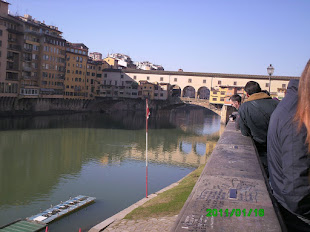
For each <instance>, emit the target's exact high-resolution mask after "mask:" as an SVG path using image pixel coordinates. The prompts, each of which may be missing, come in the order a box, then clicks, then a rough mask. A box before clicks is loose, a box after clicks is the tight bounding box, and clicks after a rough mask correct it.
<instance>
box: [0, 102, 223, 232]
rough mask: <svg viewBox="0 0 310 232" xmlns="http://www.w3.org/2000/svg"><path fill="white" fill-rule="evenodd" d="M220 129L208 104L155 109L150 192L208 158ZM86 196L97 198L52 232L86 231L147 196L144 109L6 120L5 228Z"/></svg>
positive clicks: (0, 207)
mask: <svg viewBox="0 0 310 232" xmlns="http://www.w3.org/2000/svg"><path fill="white" fill-rule="evenodd" d="M220 131H221V125H220V117H219V116H217V115H216V114H214V113H213V112H211V111H209V110H207V109H203V108H199V107H191V106H186V107H180V108H177V109H172V110H161V111H158V112H152V114H151V117H150V120H149V135H148V137H149V143H148V147H149V151H148V155H149V168H148V169H149V176H148V178H149V194H151V193H154V192H156V191H158V190H160V189H162V188H164V187H166V186H168V185H170V184H171V183H174V182H176V181H178V180H179V179H181V178H182V177H184V176H186V175H187V174H188V173H190V172H191V171H193V170H194V169H195V168H196V167H198V166H199V165H200V164H204V163H205V162H206V160H207V158H208V156H209V155H210V154H211V152H212V149H213V148H214V146H215V144H216V142H217V140H218V138H219V135H220ZM80 194H81V195H87V196H92V197H96V201H95V203H94V204H91V205H89V206H88V207H85V208H83V209H81V210H79V211H77V212H75V213H72V214H70V215H69V216H66V217H63V218H61V219H60V220H57V221H55V222H53V223H52V224H50V225H49V231H51V232H53V231H55V232H56V231H57V232H62V231H64V232H67V231H76V232H77V231H78V230H79V228H81V229H82V231H86V230H88V229H90V228H91V227H92V226H94V225H96V224H97V223H100V222H101V221H103V220H104V219H106V218H108V217H110V216H112V215H114V214H115V213H117V212H119V211H121V210H123V209H124V208H126V207H128V206H130V205H131V204H133V203H135V202H137V201H138V200H140V199H142V198H143V197H145V118H144V112H119V113H117V114H114V115H113V117H111V116H106V115H103V114H97V113H96V114H85V113H83V114H74V115H58V116H36V117H18V118H0V226H2V225H5V224H7V223H10V222H12V221H14V220H16V219H18V218H26V217H30V216H32V215H34V214H37V213H38V212H40V211H41V210H45V209H47V208H49V207H50V206H51V205H56V204H58V203H60V202H61V201H66V200H68V199H69V198H70V197H75V196H77V195H80Z"/></svg>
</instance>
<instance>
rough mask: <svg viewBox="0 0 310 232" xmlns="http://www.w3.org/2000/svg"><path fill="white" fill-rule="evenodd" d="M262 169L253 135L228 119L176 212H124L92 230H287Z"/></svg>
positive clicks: (202, 231)
mask: <svg viewBox="0 0 310 232" xmlns="http://www.w3.org/2000/svg"><path fill="white" fill-rule="evenodd" d="M263 175H264V174H263V172H262V168H261V165H260V162H259V158H258V154H257V151H256V149H255V146H254V143H253V141H252V139H251V138H249V137H244V136H242V135H241V133H240V131H236V130H235V125H234V122H228V124H227V126H226V128H225V131H224V133H223V134H222V136H221V138H220V139H219V141H218V142H217V145H216V147H215V148H214V150H213V152H212V154H211V157H210V158H209V160H208V162H207V164H206V166H205V168H204V170H203V172H202V174H201V176H200V177H199V179H198V181H197V183H196V185H195V187H194V188H193V191H192V193H191V194H190V196H189V197H188V199H187V201H186V203H185V204H184V206H183V208H182V210H181V212H180V213H179V215H176V216H173V217H163V218H150V219H143V220H136V221H135V220H125V219H122V218H123V217H124V216H125V214H124V215H123V216H122V217H118V218H115V217H114V219H113V220H111V219H112V218H113V217H112V218H110V219H107V220H106V221H105V222H103V223H101V224H98V225H97V226H95V227H93V228H92V230H90V231H102V230H103V229H104V227H105V230H104V231H115V232H117V231H128V232H129V231H171V232H194V231H195V232H206V231H223V232H226V231H254V232H255V231H257V232H258V231H264V232H265V231H273V232H278V231H285V228H282V230H281V225H282V224H283V223H281V224H280V222H279V220H280V221H281V220H282V219H281V217H280V216H279V217H278V216H277V215H278V214H276V212H277V209H275V208H274V206H273V204H272V201H271V198H270V196H269V193H268V190H267V186H266V182H265V179H264V176H263ZM145 200H146V199H144V200H143V201H145ZM141 201H142V200H141ZM129 208H130V207H129ZM127 213H129V212H127ZM127 213H126V214H127ZM206 215H207V216H206ZM112 222H113V223H112ZM110 223H112V224H111V225H110V226H108V225H109V224H110ZM100 225H102V226H100ZM107 226H108V227H107Z"/></svg>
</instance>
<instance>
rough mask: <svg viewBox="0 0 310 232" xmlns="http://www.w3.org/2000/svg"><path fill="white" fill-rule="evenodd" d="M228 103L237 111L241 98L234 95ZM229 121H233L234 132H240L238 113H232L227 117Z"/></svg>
mask: <svg viewBox="0 0 310 232" xmlns="http://www.w3.org/2000/svg"><path fill="white" fill-rule="evenodd" d="M229 100H230V102H231V105H232V106H233V107H235V108H236V110H239V108H240V106H241V96H240V95H239V94H234V95H232V96H231V97H230V99H229ZM229 118H230V120H231V119H232V120H233V121H235V128H236V130H240V125H239V121H240V115H239V113H238V112H233V113H232V114H231V115H230V116H229Z"/></svg>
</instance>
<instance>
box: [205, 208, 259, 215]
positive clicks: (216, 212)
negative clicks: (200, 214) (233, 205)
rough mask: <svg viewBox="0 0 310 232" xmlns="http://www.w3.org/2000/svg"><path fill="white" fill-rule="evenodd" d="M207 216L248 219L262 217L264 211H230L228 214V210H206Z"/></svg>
mask: <svg viewBox="0 0 310 232" xmlns="http://www.w3.org/2000/svg"><path fill="white" fill-rule="evenodd" d="M206 211H207V214H206V217H232V216H236V217H240V216H243V217H250V216H254V217H257V216H259V217H263V216H264V214H265V212H264V209H249V210H247V209H243V210H241V209H232V210H231V211H230V212H229V210H228V209H225V210H222V209H219V210H218V209H207V210H206Z"/></svg>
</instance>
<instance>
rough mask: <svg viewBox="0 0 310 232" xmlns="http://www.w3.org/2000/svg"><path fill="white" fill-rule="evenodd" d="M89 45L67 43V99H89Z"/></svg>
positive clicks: (65, 96) (65, 95) (65, 82)
mask: <svg viewBox="0 0 310 232" xmlns="http://www.w3.org/2000/svg"><path fill="white" fill-rule="evenodd" d="M87 60H88V47H86V46H85V45H84V44H82V43H69V42H67V44H66V74H65V81H64V85H65V94H64V98H67V99H89V98H90V97H89V93H88V89H89V85H88V84H87V78H86V74H87Z"/></svg>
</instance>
